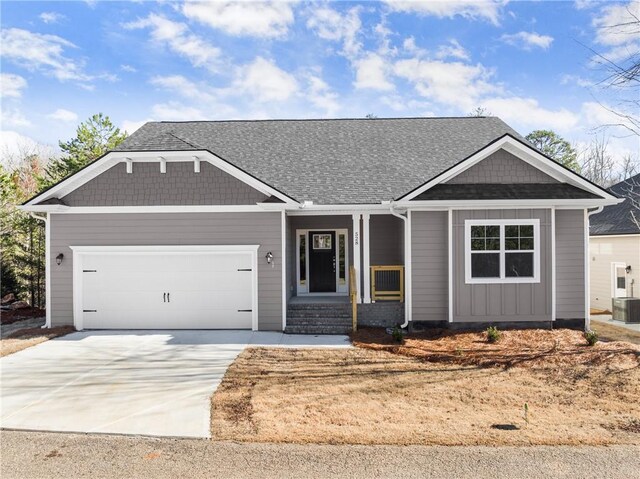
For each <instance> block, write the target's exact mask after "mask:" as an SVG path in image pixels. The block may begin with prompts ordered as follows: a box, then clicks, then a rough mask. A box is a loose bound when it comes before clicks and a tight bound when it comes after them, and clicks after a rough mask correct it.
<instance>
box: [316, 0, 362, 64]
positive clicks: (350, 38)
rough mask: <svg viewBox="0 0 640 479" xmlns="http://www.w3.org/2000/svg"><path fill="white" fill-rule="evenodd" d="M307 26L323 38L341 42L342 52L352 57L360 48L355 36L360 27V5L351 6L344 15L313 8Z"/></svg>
mask: <svg viewBox="0 0 640 479" xmlns="http://www.w3.org/2000/svg"><path fill="white" fill-rule="evenodd" d="M307 28H310V29H311V30H313V31H314V32H315V33H316V35H318V36H319V37H320V38H322V39H324V40H331V41H336V42H342V53H343V54H344V55H345V56H346V57H347V58H354V57H356V56H357V55H358V53H359V52H360V50H361V49H362V43H361V42H360V41H359V40H358V38H357V36H358V33H359V32H360V29H361V28H362V22H361V21H360V7H353V8H351V9H350V10H349V11H348V12H347V13H345V14H344V15H341V14H340V13H339V12H337V11H335V10H333V9H331V8H328V7H322V8H314V9H312V10H311V14H310V17H309V19H308V20H307Z"/></svg>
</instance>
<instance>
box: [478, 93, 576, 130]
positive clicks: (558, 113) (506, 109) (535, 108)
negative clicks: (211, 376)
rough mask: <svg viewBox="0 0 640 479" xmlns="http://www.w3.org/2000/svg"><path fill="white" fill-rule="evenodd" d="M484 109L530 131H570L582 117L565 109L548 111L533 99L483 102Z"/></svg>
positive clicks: (495, 99) (506, 99) (514, 98)
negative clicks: (538, 129)
mask: <svg viewBox="0 0 640 479" xmlns="http://www.w3.org/2000/svg"><path fill="white" fill-rule="evenodd" d="M481 105H482V107H484V108H486V109H487V110H489V111H490V112H491V113H492V114H493V115H495V116H499V117H500V118H502V119H503V120H504V121H506V122H507V123H510V124H512V125H517V126H521V127H523V128H524V127H526V128H529V129H536V128H545V129H552V130H559V131H564V132H566V131H569V130H571V129H573V128H575V127H576V126H577V125H578V123H579V121H580V117H579V116H578V115H576V114H575V113H573V112H571V111H569V110H567V109H565V108H559V109H558V110H549V109H546V108H544V107H542V106H540V104H539V103H538V101H537V100H535V99H533V98H521V97H508V98H491V99H488V100H483V101H482V103H481Z"/></svg>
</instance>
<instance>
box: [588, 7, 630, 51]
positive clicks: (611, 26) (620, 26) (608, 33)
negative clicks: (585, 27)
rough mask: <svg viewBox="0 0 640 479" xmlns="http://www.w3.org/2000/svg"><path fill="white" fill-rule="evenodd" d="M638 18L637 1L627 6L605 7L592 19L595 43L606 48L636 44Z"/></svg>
mask: <svg viewBox="0 0 640 479" xmlns="http://www.w3.org/2000/svg"><path fill="white" fill-rule="evenodd" d="M638 18H640V2H638V1H637V0H635V1H634V0H632V1H631V2H629V3H628V4H627V5H621V4H613V5H608V6H605V7H604V8H602V9H601V10H600V12H599V15H598V16H597V17H595V18H594V19H593V26H594V27H595V29H596V41H597V42H598V43H600V44H602V45H607V46H620V45H627V44H629V43H635V42H637V41H638V40H640V29H639V28H638V23H637V22H638Z"/></svg>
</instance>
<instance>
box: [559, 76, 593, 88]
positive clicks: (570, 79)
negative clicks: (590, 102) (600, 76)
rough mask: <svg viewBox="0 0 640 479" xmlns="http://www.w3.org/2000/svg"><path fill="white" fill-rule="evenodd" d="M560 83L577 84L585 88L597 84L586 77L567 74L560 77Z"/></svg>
mask: <svg viewBox="0 0 640 479" xmlns="http://www.w3.org/2000/svg"><path fill="white" fill-rule="evenodd" d="M560 84H562V85H577V86H579V87H583V88H590V87H593V86H595V83H594V82H593V81H591V80H587V79H586V78H582V77H581V76H578V75H570V74H565V75H562V77H560Z"/></svg>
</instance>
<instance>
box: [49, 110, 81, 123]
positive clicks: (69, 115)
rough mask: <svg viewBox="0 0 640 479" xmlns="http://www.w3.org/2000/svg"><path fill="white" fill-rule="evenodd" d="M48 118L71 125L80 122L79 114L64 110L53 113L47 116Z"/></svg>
mask: <svg viewBox="0 0 640 479" xmlns="http://www.w3.org/2000/svg"><path fill="white" fill-rule="evenodd" d="M47 118H50V119H52V120H56V121H62V122H65V123H71V122H75V121H78V114H77V113H74V112H72V111H69V110H65V109H64V108H58V109H57V110H56V111H54V112H53V113H49V114H48V115H47Z"/></svg>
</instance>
